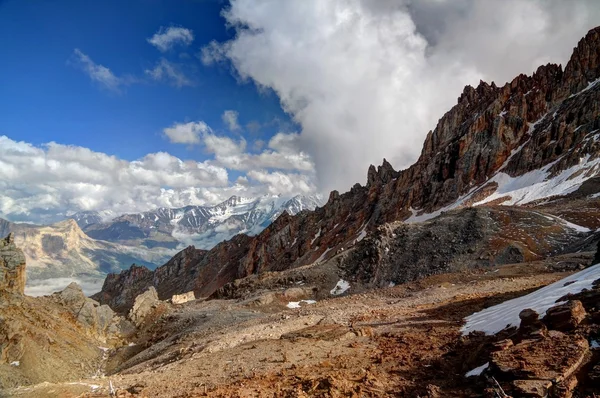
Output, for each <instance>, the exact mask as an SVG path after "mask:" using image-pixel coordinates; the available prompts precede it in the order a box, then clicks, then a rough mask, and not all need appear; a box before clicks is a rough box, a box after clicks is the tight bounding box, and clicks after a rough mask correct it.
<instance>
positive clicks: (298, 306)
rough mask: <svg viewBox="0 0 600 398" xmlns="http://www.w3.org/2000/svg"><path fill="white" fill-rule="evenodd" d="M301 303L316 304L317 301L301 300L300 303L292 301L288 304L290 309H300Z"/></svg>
mask: <svg viewBox="0 0 600 398" xmlns="http://www.w3.org/2000/svg"><path fill="white" fill-rule="evenodd" d="M300 303H304V304H315V303H316V301H315V300H300V301H290V302H289V303H287V307H288V308H300Z"/></svg>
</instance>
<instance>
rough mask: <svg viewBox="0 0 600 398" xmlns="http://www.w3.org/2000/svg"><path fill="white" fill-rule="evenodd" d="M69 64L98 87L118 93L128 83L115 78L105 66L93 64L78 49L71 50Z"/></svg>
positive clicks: (125, 80)
mask: <svg viewBox="0 0 600 398" xmlns="http://www.w3.org/2000/svg"><path fill="white" fill-rule="evenodd" d="M71 63H72V64H73V65H75V66H77V67H79V68H81V70H83V71H84V72H85V73H86V74H87V75H88V76H89V77H90V79H92V81H93V82H94V83H97V84H98V85H99V86H100V87H102V88H104V89H107V90H110V91H114V92H120V91H121V88H122V86H124V85H126V84H127V83H128V81H127V79H123V78H120V77H117V76H115V74H114V73H113V72H112V71H111V70H110V69H109V68H107V67H106V66H104V65H100V64H97V63H95V62H94V61H93V60H92V59H91V58H90V57H89V56H88V55H87V54H84V53H83V52H82V51H81V50H80V49H78V48H76V49H75V50H73V56H72V57H71Z"/></svg>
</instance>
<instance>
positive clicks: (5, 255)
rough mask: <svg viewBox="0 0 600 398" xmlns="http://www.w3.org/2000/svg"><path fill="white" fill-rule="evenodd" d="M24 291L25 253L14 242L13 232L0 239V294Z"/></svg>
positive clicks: (19, 293) (20, 293)
mask: <svg viewBox="0 0 600 398" xmlns="http://www.w3.org/2000/svg"><path fill="white" fill-rule="evenodd" d="M24 292H25V255H24V254H23V252H22V251H21V249H19V248H18V247H17V246H16V245H15V242H14V239H13V234H8V236H7V237H6V238H4V239H2V240H0V294H2V293H7V294H17V295H23V294H24Z"/></svg>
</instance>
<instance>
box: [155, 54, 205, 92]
mask: <svg viewBox="0 0 600 398" xmlns="http://www.w3.org/2000/svg"><path fill="white" fill-rule="evenodd" d="M144 72H145V73H146V75H148V76H149V77H150V78H152V79H153V80H156V81H164V82H167V83H169V84H170V85H172V86H175V87H178V88H181V87H185V86H193V85H194V82H193V81H192V79H190V78H189V77H188V76H186V74H185V73H184V71H183V70H182V68H181V66H180V65H177V64H175V63H173V62H169V61H167V60H166V59H164V58H161V59H160V60H159V61H158V62H157V63H156V65H155V66H154V68H152V69H146V70H145V71H144Z"/></svg>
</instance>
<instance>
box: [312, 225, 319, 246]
mask: <svg viewBox="0 0 600 398" xmlns="http://www.w3.org/2000/svg"><path fill="white" fill-rule="evenodd" d="M319 236H321V228H319V230H318V231H317V233H316V234H315V237H314V238H313V239H312V240H311V241H310V245H311V246H312V244H313V243H314V242H315V241H316V240H317V238H318V237H319Z"/></svg>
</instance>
